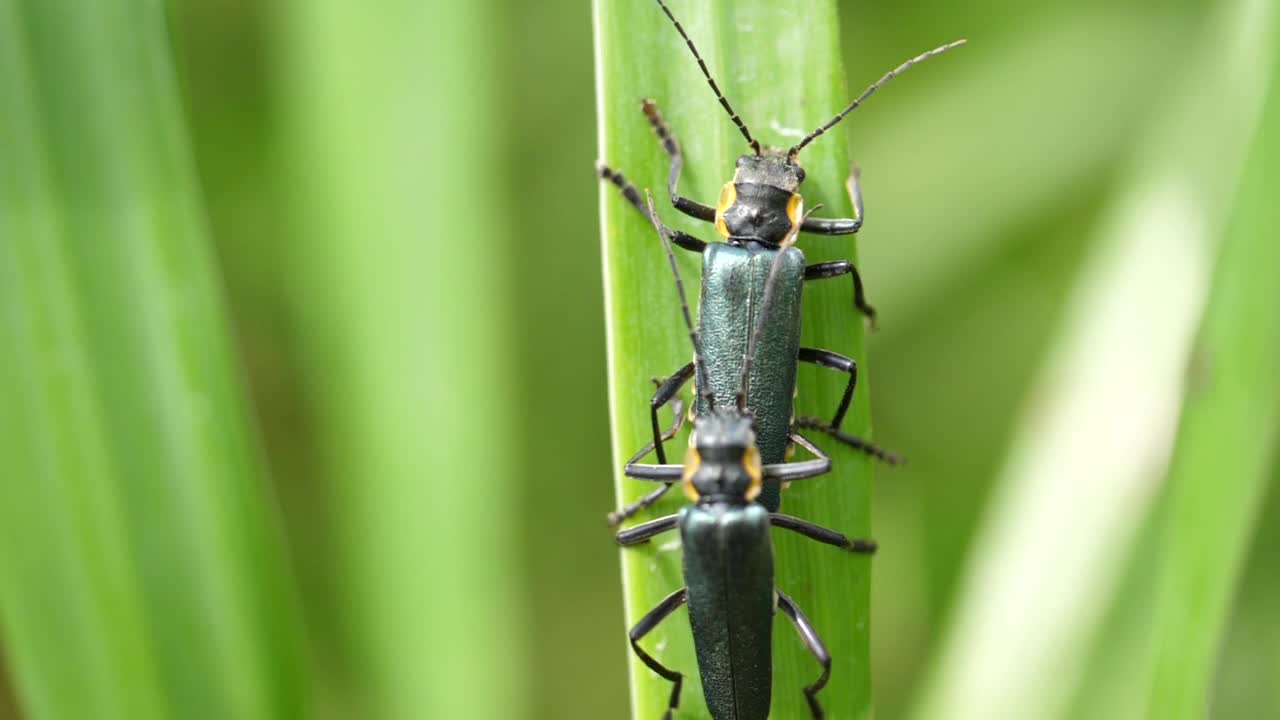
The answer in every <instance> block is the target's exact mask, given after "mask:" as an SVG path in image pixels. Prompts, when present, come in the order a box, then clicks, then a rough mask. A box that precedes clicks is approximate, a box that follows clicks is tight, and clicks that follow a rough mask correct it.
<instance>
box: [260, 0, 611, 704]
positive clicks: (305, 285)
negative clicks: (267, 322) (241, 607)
mask: <svg viewBox="0 0 1280 720" xmlns="http://www.w3.org/2000/svg"><path fill="white" fill-rule="evenodd" d="M278 12H279V16H278V22H279V26H280V27H281V28H282V33H283V34H282V45H281V49H282V51H283V57H282V58H281V59H282V67H281V76H280V81H281V87H282V89H283V93H284V98H283V107H282V114H283V126H284V127H285V128H286V129H287V133H286V136H287V138H288V139H287V142H286V156H287V158H288V159H287V162H288V163H289V165H290V166H291V167H290V170H291V177H290V182H289V184H288V187H289V188H290V189H291V191H292V192H291V193H290V196H289V200H290V204H291V207H290V208H289V209H290V210H291V211H293V214H294V216H295V218H296V225H297V227H295V228H293V229H294V232H293V233H292V234H291V237H292V239H293V242H291V243H290V245H289V246H288V247H287V249H286V251H285V255H286V258H287V262H286V265H287V266H288V267H292V268H298V269H299V270H300V272H298V273H297V274H296V275H294V276H292V277H290V278H288V280H287V283H288V286H289V295H290V296H291V300H292V301H293V304H292V306H291V307H290V308H289V309H288V312H289V313H290V316H291V319H292V320H293V322H294V323H296V325H297V327H298V332H299V335H300V336H301V344H302V346H303V352H302V357H301V363H302V365H303V371H304V375H305V376H306V377H305V383H304V384H305V386H306V390H307V395H308V397H309V399H310V400H311V401H312V402H314V403H315V409H316V416H317V417H316V422H317V427H316V438H317V442H318V447H319V449H320V450H319V451H320V456H321V457H322V464H321V467H320V468H319V470H320V472H318V473H317V477H316V478H315V481H316V482H317V483H318V484H319V485H320V486H322V487H324V488H325V489H326V491H328V492H329V493H331V496H332V497H331V499H330V500H329V502H330V503H331V504H332V507H333V516H332V519H331V523H332V528H333V529H332V532H333V535H334V539H335V542H334V550H335V553H334V557H333V558H332V562H333V569H332V571H331V577H332V578H333V583H334V588H335V592H336V595H337V596H338V599H337V602H335V603H333V609H334V611H335V613H336V617H335V618H334V621H335V624H336V625H337V627H336V629H335V635H336V636H337V638H338V644H339V646H340V648H341V649H342V651H343V652H342V657H341V658H340V660H339V661H340V662H341V663H342V664H343V667H341V668H340V670H341V673H340V676H341V679H342V680H343V681H344V685H345V687H342V688H340V689H339V690H338V693H339V694H343V695H346V696H348V697H346V698H344V699H345V700H346V701H347V702H348V703H349V704H350V705H351V707H352V709H351V712H352V713H353V715H354V716H357V717H371V718H387V719H394V718H476V719H478V720H488V719H490V718H493V719H498V718H502V719H505V718H511V717H519V715H520V708H521V707H522V703H521V700H522V691H521V689H520V687H521V684H522V683H521V681H522V676H521V675H520V666H519V665H518V660H519V658H520V657H521V656H522V648H521V646H522V635H521V628H522V627H523V626H524V624H525V623H524V622H523V618H522V617H521V610H522V605H521V601H522V599H523V598H522V597H521V595H520V593H519V592H518V587H517V582H518V579H519V577H520V573H519V567H518V565H517V561H518V560H517V559H518V556H519V553H520V552H521V549H520V548H519V546H518V544H517V542H516V541H515V538H516V536H517V530H518V525H517V523H518V517H517V515H516V508H517V503H518V500H519V498H520V497H521V494H520V487H519V484H520V483H523V482H525V481H526V480H527V476H526V475H525V474H524V473H523V472H522V470H523V469H522V467H521V465H520V463H519V461H518V460H519V459H518V458H517V457H516V456H515V454H514V452H513V451H512V450H513V448H516V447H518V446H519V442H518V440H517V438H518V433H519V432H520V429H519V427H518V426H517V425H516V424H515V423H513V422H511V421H510V418H511V417H512V416H513V414H512V411H511V408H510V406H511V404H512V403H515V402H518V400H517V398H518V397H519V395H518V393H517V392H516V388H515V387H514V381H513V380H512V377H513V372H514V371H513V365H514V362H515V361H514V360H513V358H514V357H516V355H515V354H514V353H513V351H512V349H511V343H512V340H511V335H512V333H513V331H514V328H512V327H511V323H510V321H509V317H508V315H507V313H509V312H510V311H509V310H508V308H510V307H511V306H512V305H513V303H514V301H515V300H514V298H513V297H512V296H511V294H510V291H509V289H508V288H509V287H510V285H511V280H510V274H511V273H512V272H514V270H513V268H511V267H510V265H509V264H508V260H507V258H508V257H509V255H508V254H507V253H505V252H504V250H505V248H504V245H503V242H504V238H506V237H508V232H509V230H510V228H511V225H510V223H509V222H508V219H507V218H506V217H505V216H504V215H503V212H502V210H503V207H504V198H503V197H502V184H503V183H502V181H501V178H500V176H499V175H497V170H496V169H497V168H499V167H501V164H502V163H501V156H500V154H499V153H500V150H499V149H500V148H501V135H500V134H499V132H498V130H499V127H500V121H501V119H502V118H503V117H504V116H503V114H502V112H501V110H502V109H501V107H500V105H499V102H498V89H497V73H496V69H495V67H494V62H495V59H494V57H493V56H492V55H491V54H488V53H485V52H477V51H476V48H482V47H487V46H489V45H491V44H492V42H493V38H492V37H491V35H490V32H491V30H492V20H493V17H492V16H493V6H492V3H488V2H457V3H448V4H444V5H440V4H438V3H422V2H418V1H416V0H395V1H393V2H383V3H377V4H375V5H365V4H357V3H316V2H312V0H296V1H295V2H289V3H285V4H282V5H281V6H280V8H279V10H278ZM584 172H587V170H584Z"/></svg>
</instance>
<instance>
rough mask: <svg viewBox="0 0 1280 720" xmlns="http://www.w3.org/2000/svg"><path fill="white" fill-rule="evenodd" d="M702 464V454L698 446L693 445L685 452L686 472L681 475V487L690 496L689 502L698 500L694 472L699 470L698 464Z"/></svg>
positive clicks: (686, 495)
mask: <svg viewBox="0 0 1280 720" xmlns="http://www.w3.org/2000/svg"><path fill="white" fill-rule="evenodd" d="M701 464H702V456H701V455H699V454H698V448H696V447H694V446H693V445H690V446H689V449H688V450H686V451H685V453H684V474H683V475H681V476H680V487H681V489H683V490H684V496H685V497H687V498H689V502H698V497H699V495H698V488H696V487H694V485H693V474H694V473H696V472H698V466H699V465H701Z"/></svg>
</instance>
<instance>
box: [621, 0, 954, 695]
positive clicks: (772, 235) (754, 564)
mask: <svg viewBox="0 0 1280 720" xmlns="http://www.w3.org/2000/svg"><path fill="white" fill-rule="evenodd" d="M656 2H657V3H658V5H659V7H661V9H662V11H663V12H664V13H666V15H667V17H668V18H669V19H670V20H671V23H672V24H673V25H674V26H675V29H676V30H677V31H678V32H679V33H680V35H681V37H682V38H683V39H684V41H685V43H686V44H687V45H688V47H689V50H690V51H691V52H692V53H693V55H694V58H695V59H696V60H697V62H698V65H699V67H700V68H701V69H702V72H703V75H704V76H705V77H706V79H707V82H708V83H709V84H710V86H711V89H712V90H713V91H714V92H715V94H716V97H717V99H718V100H719V101H720V104H721V105H722V106H723V107H724V109H725V111H726V112H727V113H728V114H729V116H730V117H731V119H732V121H733V123H734V124H735V125H736V126H737V128H738V130H739V131H740V132H741V133H742V135H743V137H745V138H746V140H747V143H748V144H749V145H750V147H751V149H752V151H753V153H752V154H750V155H743V156H742V157H740V158H739V159H738V162H737V169H736V171H735V173H734V177H733V180H732V181H730V182H729V183H726V184H725V185H724V188H723V190H722V191H721V193H720V198H719V201H718V202H717V204H716V206H715V207H714V208H713V207H710V206H707V205H703V204H701V203H698V202H696V201H693V200H690V199H689V198H685V197H682V196H680V194H679V193H678V192H677V184H678V181H679V177H680V171H681V168H682V165H683V159H682V156H681V153H680V145H679V143H678V142H677V141H676V139H675V137H674V135H672V133H671V132H670V130H669V128H668V127H667V126H666V124H665V123H664V121H663V119H662V117H661V115H660V114H659V112H658V110H657V107H656V106H655V105H654V103H653V102H651V101H647V100H646V101H645V102H644V105H643V109H644V114H645V115H646V117H647V118H648V120H649V122H650V124H651V125H652V126H653V129H654V131H655V133H656V134H657V136H658V138H659V140H660V141H661V143H662V146H663V148H664V149H665V150H666V152H667V154H668V155H669V157H670V160H671V166H670V173H669V175H668V178H667V189H668V191H669V192H670V194H671V201H672V204H673V205H674V206H675V208H676V209H677V210H679V211H680V212H683V213H684V214H686V215H689V216H690V217H693V218H696V219H699V220H703V221H706V222H712V223H714V224H715V228H716V231H717V233H718V234H719V235H720V236H721V238H723V240H722V241H721V242H713V243H707V242H704V241H702V240H700V239H698V238H696V237H693V236H691V235H688V234H686V233H683V232H680V231H678V230H674V229H671V228H669V227H667V226H666V225H665V224H664V223H663V222H662V221H661V220H660V219H659V218H658V215H657V213H656V211H655V209H654V206H653V200H652V198H648V200H647V201H646V199H645V198H644V197H642V195H641V193H640V192H639V191H638V190H637V189H636V188H635V186H633V185H632V184H631V183H630V182H628V181H627V180H626V178H625V177H624V176H623V175H622V174H621V173H620V172H617V171H616V170H614V169H611V168H609V167H608V166H606V165H603V164H601V165H600V166H599V167H598V168H597V169H598V173H599V175H600V177H601V178H602V179H604V180H607V181H609V182H611V183H613V184H614V185H616V186H617V188H618V189H619V190H620V191H621V193H622V195H623V197H624V198H625V199H626V200H627V201H628V202H629V203H630V204H631V205H633V206H634V207H635V208H636V209H637V210H639V211H640V212H641V213H642V214H643V215H644V216H645V217H646V218H647V219H648V220H649V221H650V222H651V223H652V224H653V225H654V227H655V228H656V230H657V233H658V235H659V237H660V239H661V241H662V245H663V247H664V249H665V251H666V253H667V257H668V260H669V262H670V265H671V270H672V272H673V273H674V274H675V280H676V287H677V290H678V293H679V297H680V303H681V309H682V311H683V313H684V320H685V324H686V327H687V328H688V330H689V336H690V340H691V341H692V344H693V349H694V360H693V362H691V363H688V364H687V365H685V366H683V367H681V368H680V369H679V370H677V371H676V372H675V373H673V374H672V375H671V376H670V377H669V378H668V379H667V380H666V381H664V382H662V383H661V384H660V386H659V388H658V390H657V392H656V394H655V395H654V396H653V398H652V400H651V401H650V419H651V425H652V432H653V441H652V442H651V443H649V444H648V445H647V446H645V447H644V448H642V449H641V450H640V451H639V452H638V453H636V455H635V456H633V457H632V458H631V459H630V460H629V461H628V462H627V465H626V475H627V476H628V477H631V478H636V479H639V480H647V481H656V482H659V483H662V484H661V485H660V486H659V487H658V488H657V489H655V490H654V491H652V492H650V493H648V494H646V495H644V496H643V497H641V498H640V499H639V500H638V501H636V502H634V503H632V504H630V505H628V506H626V507H624V508H622V509H621V510H619V511H618V512H615V513H611V514H610V521H611V522H612V523H614V524H618V523H621V522H622V521H623V520H625V519H627V518H629V517H631V516H633V515H634V514H636V513H637V512H639V511H641V510H642V509H644V508H646V507H648V506H649V505H651V504H653V503H654V502H656V501H657V500H658V499H659V498H660V497H662V495H663V494H664V493H666V491H667V490H668V489H669V488H670V486H671V485H672V484H673V483H675V482H680V483H681V484H682V486H683V489H684V492H685V494H686V495H687V496H688V498H689V499H690V500H691V501H692V502H693V505H691V506H687V507H685V508H684V509H683V510H681V511H680V513H678V514H676V515H670V516H666V517H662V518H659V519H656V520H652V521H650V522H646V523H643V524H640V525H637V526H635V527H632V528H628V529H626V530H622V531H620V532H619V533H618V534H617V536H616V539H617V541H618V543H619V544H621V545H634V544H638V543H643V542H646V541H648V540H649V539H650V538H652V537H654V536H655V535H658V534H659V533H662V532H666V531H670V530H675V529H678V530H679V531H680V537H681V541H682V546H683V573H684V579H685V583H686V587H684V588H681V589H679V590H677V591H675V592H674V593H672V594H671V595H669V596H668V597H667V598H666V599H664V600H663V601H662V602H661V603H660V604H659V605H658V606H657V607H656V608H654V609H653V610H651V611H650V612H649V613H648V614H646V615H645V616H644V617H643V618H641V620H640V621H639V622H638V623H637V624H636V625H635V627H633V628H632V629H631V632H630V639H631V646H632V648H633V649H634V650H635V653H636V655H637V656H638V657H639V658H640V660H641V661H642V662H644V664H645V665H647V666H648V667H649V668H650V669H652V670H653V671H654V672H656V673H657V674H659V675H661V676H662V677H664V678H666V679H667V680H669V681H671V682H672V685H673V687H672V690H671V696H670V700H669V702H668V707H667V710H666V714H665V715H664V716H663V717H664V718H670V717H671V713H672V712H673V710H674V709H675V708H676V707H677V706H678V704H679V699H680V690H681V685H682V680H683V676H682V675H681V673H679V672H678V671H675V670H672V669H670V668H668V667H666V666H665V665H663V664H662V663H661V662H659V661H658V660H656V659H654V658H653V657H652V656H651V655H650V654H649V653H647V652H646V651H645V650H644V649H642V648H641V647H640V645H639V641H640V640H641V639H642V638H643V637H644V636H645V635H646V634H647V633H648V632H649V631H650V630H652V629H653V628H654V627H655V626H657V625H658V624H659V623H660V622H661V621H662V620H663V619H665V618H666V617H667V616H668V615H670V614H671V613H672V612H674V611H675V610H676V609H677V608H679V607H680V606H681V605H686V604H687V605H688V607H689V621H690V625H691V627H692V630H693V640H694V648H695V652H696V654H697V659H698V670H699V673H700V675H701V679H702V688H703V695H704V697H705V699H706V702H707V706H708V709H709V710H710V712H711V715H712V717H714V718H716V719H717V720H753V719H759V720H763V718H765V717H767V716H768V713H769V707H770V704H771V686H772V641H771V638H772V631H771V627H772V620H773V615H774V612H775V610H776V609H777V608H781V609H782V611H783V613H784V614H785V615H786V616H787V617H788V618H789V619H790V620H791V621H792V622H793V623H794V624H795V626H796V629H797V630H798V631H799V633H800V636H801V637H802V638H803V640H804V642H805V645H806V646H807V647H808V649H809V651H810V652H811V653H812V654H813V656H814V657H815V658H816V659H817V660H818V662H819V663H820V664H821V665H822V674H821V676H820V677H819V678H818V679H817V680H816V681H815V682H814V683H813V684H811V685H809V686H807V687H806V688H805V690H804V692H805V697H806V699H807V701H808V704H809V709H810V712H811V714H812V716H813V717H814V718H821V717H823V711H822V706H821V705H820V703H819V702H818V698H817V695H818V692H819V691H820V690H821V689H822V688H823V687H824V686H825V685H826V683H827V679H828V677H829V676H830V672H831V656H830V654H829V653H828V652H827V650H826V648H825V647H824V646H823V643H822V640H821V639H820V638H819V636H818V634H817V632H816V631H815V629H814V628H813V627H812V625H811V624H810V623H809V621H808V619H807V618H806V617H805V616H804V613H803V612H801V610H800V609H799V608H798V607H797V606H796V605H795V603H794V602H792V600H791V598H789V597H787V595H785V594H784V593H783V592H782V591H781V590H779V589H778V588H777V587H775V585H774V565H773V549H772V544H771V542H770V538H769V529H770V527H782V528H786V529H788V530H793V531H796V532H798V533H800V534H802V535H804V536H806V537H809V538H811V539H814V540H817V541H819V542H822V543H826V544H829V545H834V546H836V547H839V548H842V549H844V550H847V551H851V552H859V553H870V552H874V550H875V543H873V542H871V541H867V540H857V539H850V538H848V537H846V536H844V535H843V534H841V533H838V532H836V531H834V530H829V529H827V528H823V527H820V526H818V525H814V524H812V523H809V522H807V521H805V520H802V519H800V518H796V517H792V516H789V515H783V514H781V513H778V512H777V510H778V507H779V504H780V501H781V498H780V490H781V487H782V484H783V483H785V482H789V481H792V480H799V479H802V478H811V477H815V476H818V475H822V474H825V473H827V472H828V471H829V470H830V467H831V461H830V458H829V457H828V456H827V455H826V454H825V453H823V452H822V451H821V450H820V449H819V448H818V447H817V446H815V445H814V444H813V443H811V442H810V441H809V440H808V439H806V438H805V437H804V436H802V435H801V434H799V432H798V431H799V430H801V429H812V430H817V431H820V432H823V433H826V434H827V435H829V436H831V437H833V438H835V439H837V440H839V441H841V442H843V443H846V444H848V445H851V446H853V447H855V448H857V449H859V450H861V451H863V452H866V453H868V454H871V455H873V456H875V457H878V458H880V459H882V460H885V461H887V462H896V458H895V457H894V456H892V455H890V454H888V453H886V452H884V451H882V450H880V449H879V448H877V447H875V446H874V445H871V444H870V443H867V442H865V441H863V440H861V439H859V438H856V437H853V436H850V435H847V434H845V433H844V432H842V431H841V429H840V427H841V424H842V422H843V420H844V416H845V414H846V412H847V411H848V409H849V404H850V402H851V400H852V399H853V393H854V390H855V387H856V385H857V365H856V364H855V363H854V361H853V360H852V359H851V358H847V357H844V356H842V355H839V354H837V353H834V352H831V351H828V350H822V349H817V348H805V347H801V346H800V319H801V292H802V288H803V284H804V282H805V281H807V280H816V279H824V278H833V277H839V276H841V275H849V276H850V277H851V279H852V281H853V298H854V301H853V304H854V307H855V308H856V309H857V310H858V311H859V312H861V313H862V314H863V315H865V316H866V317H867V318H868V319H870V320H872V321H874V311H873V310H872V308H871V306H870V305H868V304H867V302H866V299H865V296H864V292H863V286H862V281H861V278H860V277H859V276H858V272H857V269H856V268H855V267H854V266H853V264H852V263H851V262H849V261H847V260H842V261H837V262H828V263H818V264H814V265H806V264H805V259H804V254H803V253H802V252H801V251H800V250H799V249H797V248H795V247H793V244H794V242H795V240H796V236H797V234H798V233H800V232H806V233H815V234H821V235H849V234H853V233H856V232H857V231H858V229H859V228H860V227H861V226H862V198H861V193H860V191H859V188H858V182H857V175H856V172H855V173H854V174H852V175H851V176H850V178H849V180H848V183H847V188H848V191H849V194H850V197H851V199H852V202H853V208H854V217H853V218H849V219H823V218H813V217H810V216H809V215H808V214H806V213H805V212H804V202H803V199H802V197H801V195H800V194H799V189H800V185H801V183H803V182H804V178H805V173H804V169H803V168H801V167H800V165H799V164H798V162H797V156H798V155H799V153H800V151H801V150H802V149H803V148H804V147H805V146H806V145H808V144H809V143H810V142H812V141H813V140H814V139H815V138H817V137H818V136H820V135H822V134H823V133H825V132H826V131H827V130H829V129H831V128H832V127H833V126H834V125H836V123H838V122H840V121H841V120H842V119H843V118H844V117H845V116H846V115H848V114H849V113H850V112H852V111H853V109H854V108H856V107H858V105H860V104H861V103H862V102H863V101H864V100H866V99H867V97H869V96H870V95H871V94H872V93H873V92H875V91H876V90H877V89H878V88H879V87H880V86H881V85H883V84H884V83H886V82H888V81H889V80H890V79H892V78H893V77H894V76H896V75H897V74H898V73H900V72H902V71H903V70H905V69H907V68H908V67H911V66H912V65H914V64H916V63H918V62H920V61H922V60H925V59H927V58H929V57H932V56H933V55H937V54H939V53H942V52H945V51H947V50H950V49H951V48H954V47H956V46H958V45H961V44H963V42H964V41H963V40H961V41H958V42H953V43H950V44H948V45H944V46H942V47H939V48H936V49H934V50H931V51H929V52H927V53H924V54H923V55H920V56H918V57H915V58H913V59H911V60H908V61H907V62H905V63H903V64H902V65H900V66H899V67H897V68H895V69H894V70H892V71H890V72H889V73H887V74H885V75H884V77H882V78H881V79H880V80H878V81H877V82H875V83H874V84H872V85H871V86H870V87H868V88H867V90H866V91H864V92H863V93H862V95H860V96H859V97H858V98H857V99H856V100H854V101H853V102H852V103H850V104H849V105H848V107H846V108H844V109H843V110H841V111H840V112H839V113H838V114H837V115H836V116H835V117H833V118H832V119H831V120H830V121H828V122H827V123H825V124H824V125H822V126H820V127H819V128H818V129H816V130H814V131H813V132H811V133H809V134H808V135H806V136H805V137H804V138H803V139H802V140H801V141H800V142H799V143H797V144H796V145H795V146H793V147H791V148H790V149H789V150H786V151H780V150H773V149H765V148H762V147H761V145H760V143H759V142H758V141H757V140H756V139H755V138H754V137H752V135H751V133H750V131H749V130H748V129H747V126H746V124H745V123H744V122H743V121H742V119H741V118H739V117H738V115H737V114H736V113H735V112H734V111H733V108H732V106H731V105H730V104H729V101H728V100H727V99H726V98H725V97H724V95H723V93H721V92H720V89H719V87H718V86H717V85H716V82H715V80H714V79H712V77H711V74H710V72H709V71H708V70H707V66H706V63H705V62H704V61H703V60H702V58H701V56H699V54H698V51H697V48H695V47H694V44H693V41H692V40H690V38H689V36H688V34H687V33H686V32H685V30H684V28H683V27H682V26H681V25H680V23H679V22H678V21H677V20H676V19H675V16H674V15H673V14H672V13H671V10H670V9H669V8H668V7H667V6H666V4H665V3H664V2H663V0H656ZM672 243H674V244H675V245H677V246H679V247H681V248H683V249H685V250H689V251H692V252H697V253H700V254H701V255H702V286H701V293H700V306H699V312H698V323H697V329H696V330H695V329H694V325H693V322H692V319H691V317H690V314H689V307H688V302H687V300H686V298H685V294H684V288H683V285H682V283H681V281H680V275H679V272H678V270H677V267H676V263H675V257H674V254H673V252H672V250H671V245H672ZM802 361H803V362H809V363H814V364H817V365H821V366H823V367H827V368H831V369H834V370H838V371H841V372H844V373H846V374H848V376H849V380H848V383H847V385H846V387H845V390H844V394H843V396H842V397H841V399H840V403H839V405H838V407H837V409H836V412H835V414H834V416H833V417H832V419H831V420H830V421H829V422H827V421H823V420H820V419H818V418H795V417H794V416H793V413H792V400H793V395H794V388H795V380H796V367H797V363H798V362H802ZM691 378H692V379H693V380H694V385H695V394H696V401H695V411H696V419H695V424H694V431H693V435H692V436H691V438H690V441H689V450H688V452H687V453H686V455H685V459H684V463H683V464H668V463H667V459H666V453H665V450H664V448H663V442H664V441H665V440H668V439H670V438H671V437H672V436H674V435H675V433H676V432H677V431H678V429H679V427H680V424H681V422H682V421H683V413H682V412H681V406H680V402H679V401H678V400H677V399H676V396H677V394H678V393H679V391H680V389H681V388H682V387H683V386H684V385H685V384H686V383H687V382H688V381H689V380H690V379H691ZM667 404H672V405H673V407H674V409H675V416H676V421H675V424H674V425H673V426H672V427H671V428H670V429H668V430H666V431H663V430H662V428H661V425H660V424H659V420H658V411H659V410H660V409H661V408H662V407H663V406H665V405H667ZM793 444H798V445H800V446H801V447H803V448H804V449H805V450H806V451H808V452H809V453H810V454H812V455H813V456H814V459H811V460H805V461H798V462H787V457H788V449H789V448H790V447H791V446H792V445H793ZM650 452H655V453H656V456H657V461H658V462H657V464H653V465H649V464H641V463H639V460H640V459H641V458H643V457H644V456H645V455H647V454H648V453H650Z"/></svg>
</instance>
